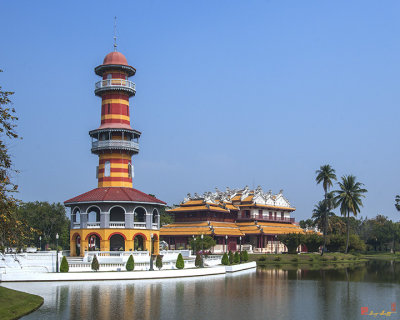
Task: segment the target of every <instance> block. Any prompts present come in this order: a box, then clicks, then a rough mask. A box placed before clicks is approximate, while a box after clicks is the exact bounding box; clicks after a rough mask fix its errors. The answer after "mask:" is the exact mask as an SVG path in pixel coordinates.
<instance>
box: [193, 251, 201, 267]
mask: <svg viewBox="0 0 400 320" xmlns="http://www.w3.org/2000/svg"><path fill="white" fill-rule="evenodd" d="M194 265H195V266H196V267H197V268H200V267H201V255H200V254H199V253H197V254H196V260H194Z"/></svg>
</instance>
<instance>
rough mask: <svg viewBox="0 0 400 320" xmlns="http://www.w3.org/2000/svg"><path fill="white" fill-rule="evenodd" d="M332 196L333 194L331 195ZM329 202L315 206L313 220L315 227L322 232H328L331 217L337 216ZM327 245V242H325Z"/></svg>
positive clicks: (325, 201) (322, 202)
mask: <svg viewBox="0 0 400 320" xmlns="http://www.w3.org/2000/svg"><path fill="white" fill-rule="evenodd" d="M329 195H331V196H332V193H329ZM328 203H329V200H328V199H326V200H324V201H320V202H318V204H317V205H315V206H314V210H313V214H312V218H313V219H314V225H316V226H317V227H318V228H319V229H321V230H328V226H329V220H328V219H329V217H332V216H334V215H335V214H334V213H333V212H332V211H331V210H330V206H329V204H328ZM323 242H325V240H323ZM325 244H326V242H325Z"/></svg>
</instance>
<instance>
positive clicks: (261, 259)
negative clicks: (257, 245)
mask: <svg viewBox="0 0 400 320" xmlns="http://www.w3.org/2000/svg"><path fill="white" fill-rule="evenodd" d="M265 260H267V257H266V256H262V257H260V259H258V261H265Z"/></svg>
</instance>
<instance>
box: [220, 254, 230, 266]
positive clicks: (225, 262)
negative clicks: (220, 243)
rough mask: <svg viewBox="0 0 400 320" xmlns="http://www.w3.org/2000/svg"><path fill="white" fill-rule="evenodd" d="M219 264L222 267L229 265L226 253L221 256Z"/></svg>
mask: <svg viewBox="0 0 400 320" xmlns="http://www.w3.org/2000/svg"><path fill="white" fill-rule="evenodd" d="M221 263H222V264H223V265H224V266H227V265H229V258H228V255H227V253H226V252H225V253H224V255H223V256H222V259H221Z"/></svg>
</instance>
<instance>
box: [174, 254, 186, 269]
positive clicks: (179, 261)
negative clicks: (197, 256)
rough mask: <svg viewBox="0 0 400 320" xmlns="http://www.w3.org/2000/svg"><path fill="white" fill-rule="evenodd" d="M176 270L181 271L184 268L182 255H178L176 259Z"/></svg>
mask: <svg viewBox="0 0 400 320" xmlns="http://www.w3.org/2000/svg"><path fill="white" fill-rule="evenodd" d="M175 266H176V268H177V269H183V268H184V267H185V262H184V261H183V257H182V254H179V255H178V259H176V265H175Z"/></svg>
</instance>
